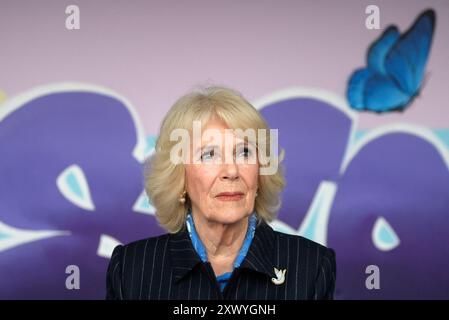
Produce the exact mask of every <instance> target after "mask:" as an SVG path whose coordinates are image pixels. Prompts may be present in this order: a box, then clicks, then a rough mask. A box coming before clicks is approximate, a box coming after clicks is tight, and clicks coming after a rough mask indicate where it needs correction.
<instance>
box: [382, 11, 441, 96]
mask: <svg viewBox="0 0 449 320" xmlns="http://www.w3.org/2000/svg"><path fill="white" fill-rule="evenodd" d="M434 29H435V12H434V11H433V10H427V11H425V12H423V13H422V14H421V15H420V16H419V17H418V18H417V19H416V21H415V23H414V24H413V25H412V26H411V27H410V29H409V30H407V32H405V33H404V34H403V35H402V36H401V37H400V38H399V40H398V41H397V42H396V43H395V44H394V45H393V47H392V48H391V50H390V51H389V52H388V54H387V56H386V58H385V69H386V71H387V73H388V74H389V76H390V77H391V78H392V79H393V80H394V81H395V83H396V84H397V85H398V86H399V87H400V88H401V90H402V91H404V92H406V93H407V94H408V95H409V96H410V97H413V96H415V95H416V94H417V92H418V90H419V88H420V86H421V82H422V79H423V76H424V70H425V66H426V62H427V58H428V57H429V52H430V46H431V44H432V38H433V32H434Z"/></svg>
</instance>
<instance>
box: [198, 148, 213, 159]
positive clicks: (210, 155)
mask: <svg viewBox="0 0 449 320" xmlns="http://www.w3.org/2000/svg"><path fill="white" fill-rule="evenodd" d="M214 155H215V150H214V149H211V150H208V151H206V152H204V153H203V154H202V155H201V160H207V159H212V158H213V157H214Z"/></svg>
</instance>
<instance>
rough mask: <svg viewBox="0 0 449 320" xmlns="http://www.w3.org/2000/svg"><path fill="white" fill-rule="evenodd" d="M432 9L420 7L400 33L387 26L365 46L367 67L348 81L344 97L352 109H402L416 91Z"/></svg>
mask: <svg viewBox="0 0 449 320" xmlns="http://www.w3.org/2000/svg"><path fill="white" fill-rule="evenodd" d="M434 29H435V11H433V10H431V9H430V10H426V11H424V12H423V13H422V14H421V15H420V16H419V17H418V18H417V19H416V21H415V23H414V24H413V25H412V26H411V27H410V29H409V30H407V32H405V33H404V34H402V35H400V34H399V31H398V28H397V27H396V26H389V27H388V28H387V29H386V30H385V31H384V32H383V34H382V35H381V36H380V38H379V39H377V40H376V41H375V42H373V44H371V46H370V48H369V49H368V54H367V67H366V68H363V69H358V70H356V71H355V72H354V73H353V74H352V75H351V77H350V79H349V81H348V89H347V99H348V101H349V104H350V106H351V107H352V108H353V109H356V110H368V111H374V112H377V113H381V112H388V111H393V110H395V111H403V110H404V109H405V108H406V107H407V106H408V105H409V104H410V103H411V102H412V101H413V99H414V98H415V97H416V96H417V95H418V94H419V91H420V88H421V83H422V80H423V76H424V69H425V65H426V62H427V58H428V56H429V52H430V46H431V43H432V37H433V31H434Z"/></svg>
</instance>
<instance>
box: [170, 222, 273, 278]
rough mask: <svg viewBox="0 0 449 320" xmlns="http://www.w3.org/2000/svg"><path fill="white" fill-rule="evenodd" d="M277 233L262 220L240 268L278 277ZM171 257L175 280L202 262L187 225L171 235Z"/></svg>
mask: <svg viewBox="0 0 449 320" xmlns="http://www.w3.org/2000/svg"><path fill="white" fill-rule="evenodd" d="M274 242H275V234H274V231H273V229H272V228H271V227H270V226H269V225H268V224H267V223H266V222H265V221H261V222H260V224H258V225H257V227H256V231H255V233H254V238H253V240H252V242H251V245H250V247H249V249H248V252H247V254H246V257H245V259H244V260H243V262H242V264H241V265H240V268H241V269H243V268H246V269H250V270H253V271H256V272H259V273H262V274H265V275H267V276H269V277H270V278H276V275H275V274H274V269H273V261H274V260H273V258H274ZM169 248H170V259H171V264H172V268H173V275H174V278H175V282H178V281H179V280H181V279H182V278H183V277H184V276H186V275H187V274H188V273H189V272H191V271H192V269H193V268H195V266H196V265H197V264H200V263H202V262H201V259H200V257H199V256H198V254H197V252H196V251H195V248H194V247H193V245H192V241H191V240H190V236H189V232H188V231H187V229H186V227H185V226H184V228H183V229H182V230H181V231H179V232H177V233H174V234H170V237H169Z"/></svg>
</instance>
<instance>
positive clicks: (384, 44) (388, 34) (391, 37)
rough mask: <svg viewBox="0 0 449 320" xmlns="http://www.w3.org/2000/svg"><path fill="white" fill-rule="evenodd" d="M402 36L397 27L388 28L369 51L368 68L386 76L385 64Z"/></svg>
mask: <svg viewBox="0 0 449 320" xmlns="http://www.w3.org/2000/svg"><path fill="white" fill-rule="evenodd" d="M399 37H400V34H399V31H398V28H396V27H395V26H390V27H388V28H387V29H386V30H385V31H384V32H383V33H382V35H381V36H380V37H379V39H377V40H376V41H375V42H373V44H372V45H371V46H370V48H369V49H368V55H367V59H366V60H367V66H368V68H369V69H371V70H373V71H376V72H379V73H381V74H386V70H385V66H384V62H385V57H386V56H387V54H388V52H389V51H390V49H391V48H392V47H393V45H394V44H395V43H396V42H397V40H398V39H399Z"/></svg>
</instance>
